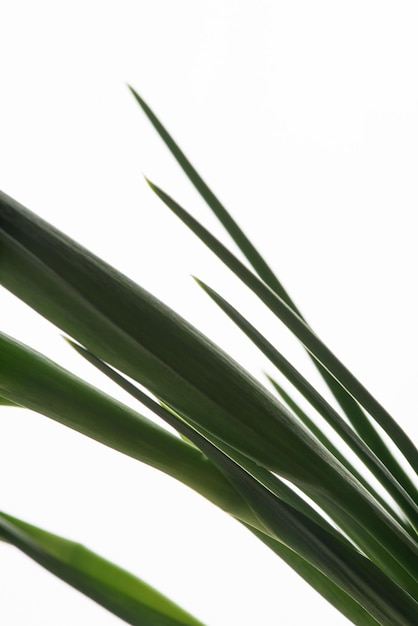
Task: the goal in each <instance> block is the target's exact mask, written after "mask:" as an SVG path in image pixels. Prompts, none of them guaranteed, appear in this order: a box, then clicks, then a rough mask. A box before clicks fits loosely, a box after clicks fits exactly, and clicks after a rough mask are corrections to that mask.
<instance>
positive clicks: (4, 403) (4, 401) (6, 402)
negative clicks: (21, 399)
mask: <svg viewBox="0 0 418 626" xmlns="http://www.w3.org/2000/svg"><path fill="white" fill-rule="evenodd" d="M0 406H14V407H19V406H20V405H19V404H16V402H12V401H11V400H8V399H7V398H0Z"/></svg>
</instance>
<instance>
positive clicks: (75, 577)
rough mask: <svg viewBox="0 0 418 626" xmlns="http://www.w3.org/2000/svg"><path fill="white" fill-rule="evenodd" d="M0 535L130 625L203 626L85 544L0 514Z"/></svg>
mask: <svg viewBox="0 0 418 626" xmlns="http://www.w3.org/2000/svg"><path fill="white" fill-rule="evenodd" d="M0 537H1V538H2V539H3V540H5V541H8V542H9V543H11V544H12V545H14V546H15V547H16V548H18V549H19V550H21V551H22V552H24V553H25V554H27V555H28V556H29V557H30V558H32V559H33V560H34V561H36V562H37V563H39V565H41V566H42V567H44V568H46V569H47V570H48V571H50V572H51V573H52V574H55V576H58V577H59V578H61V579H62V580H64V581H65V582H67V583H68V584H70V585H71V586H72V587H75V588H76V589H78V590H79V591H81V592H82V593H84V594H85V595H86V596H88V597H89V598H91V599H92V600H95V602H97V603H98V604H100V605H102V606H103V607H105V608H106V609H108V610H109V611H111V612H112V613H114V614H115V615H117V616H118V617H120V618H121V619H123V620H125V621H126V622H127V623H128V624H132V625H133V626H203V624H202V622H200V621H198V620H197V619H195V618H194V617H192V616H191V615H189V613H186V611H184V610H183V609H181V608H180V607H179V606H177V605H176V604H174V602H172V601H171V600H169V599H168V598H166V597H165V596H163V595H162V594H161V593H159V592H158V591H156V590H155V589H153V588H152V587H150V586H149V585H148V584H147V583H145V582H143V581H142V580H140V579H139V578H136V576H133V575H132V574H130V573H129V572H126V571H125V570H123V569H122V568H120V567H118V566H117V565H114V564H113V563H111V562H110V561H107V560H105V559H103V558H102V557H100V556H98V555H97V554H95V553H94V552H91V551H90V550H88V549H87V548H85V547H84V546H82V545H81V544H79V543H75V542H74V541H69V540H68V539H63V538H62V537H59V536H58V535H53V534H51V533H49V532H46V531H45V530H42V529H41V528H38V527H36V526H32V525H30V524H27V523H26V522H23V521H21V520H19V519H16V518H14V517H11V516H10V515H6V514H5V513H2V512H0Z"/></svg>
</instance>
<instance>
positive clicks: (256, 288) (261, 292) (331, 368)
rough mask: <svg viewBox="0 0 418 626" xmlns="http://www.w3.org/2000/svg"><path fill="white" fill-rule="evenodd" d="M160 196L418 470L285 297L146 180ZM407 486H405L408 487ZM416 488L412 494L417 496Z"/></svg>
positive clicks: (402, 440)
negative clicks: (281, 296) (357, 403)
mask: <svg viewBox="0 0 418 626" xmlns="http://www.w3.org/2000/svg"><path fill="white" fill-rule="evenodd" d="M147 182H148V184H149V185H150V187H151V189H153V191H154V192H155V193H156V194H157V195H158V197H159V198H161V200H162V201H163V202H164V203H165V204H166V205H167V206H168V207H169V208H170V209H171V210H172V211H173V213H174V214H175V215H177V216H178V217H179V218H180V219H181V220H182V221H183V222H184V223H185V224H186V226H188V227H189V228H190V229H191V230H192V231H193V232H194V233H195V234H196V235H197V236H198V237H199V238H200V239H201V240H202V241H203V242H204V243H205V244H206V245H207V246H208V248H209V249H210V250H212V252H214V253H215V254H216V256H218V258H219V259H221V260H222V261H223V262H224V263H225V265H226V266H227V267H229V268H230V269H231V270H232V271H233V272H234V273H235V274H236V275H237V276H238V277H239V278H240V279H241V280H242V281H243V283H244V284H245V285H247V287H249V288H250V289H251V290H252V291H253V292H254V293H255V294H256V295H257V296H258V297H259V298H260V299H261V300H262V302H264V304H265V305H266V306H267V307H268V308H269V309H270V310H271V311H272V312H273V313H274V314H275V315H277V317H278V318H279V319H280V320H281V321H282V322H283V323H284V324H285V325H286V326H287V327H288V328H289V330H290V331H291V332H292V333H293V334H294V335H295V336H296V337H297V338H298V339H299V340H300V341H301V343H302V344H303V345H304V346H305V348H306V349H307V350H308V351H309V352H310V353H311V354H312V355H313V356H314V357H315V359H316V360H317V361H318V362H319V363H321V364H322V365H323V366H324V367H325V368H326V369H327V370H328V372H329V373H330V374H331V375H332V376H333V377H334V378H335V379H336V380H337V381H338V382H339V383H341V384H342V385H343V387H344V388H345V389H346V391H348V392H349V393H350V394H351V395H352V396H353V398H354V399H356V400H357V401H358V402H359V403H360V404H361V405H362V406H363V407H364V408H365V409H366V410H367V411H369V413H370V415H371V416H372V417H373V418H374V419H375V420H376V422H377V423H378V424H379V425H380V426H381V427H382V428H383V430H385V431H386V433H387V434H388V435H389V437H390V438H391V439H392V440H393V442H394V443H395V444H396V445H397V446H398V448H399V450H400V451H401V452H402V453H403V454H404V456H405V458H406V459H407V460H408V462H409V463H410V465H411V467H412V468H413V469H414V471H415V472H418V450H417V449H416V447H415V445H414V443H413V442H412V441H411V439H410V438H409V437H408V436H407V435H406V434H405V433H404V431H403V430H402V429H401V428H400V426H399V425H398V424H397V423H396V421H395V420H394V419H393V418H392V416H391V415H389V413H388V412H387V411H386V410H385V409H384V408H383V407H382V406H381V405H380V404H379V402H378V401H377V400H376V399H375V398H374V397H373V396H372V395H371V394H370V392H369V391H368V390H367V389H366V388H365V387H364V386H363V385H362V384H361V383H360V381H358V380H357V379H356V378H355V376H353V374H352V373H351V372H350V371H349V370H348V369H347V368H346V367H345V366H344V365H343V364H342V363H341V361H339V359H337V357H336V356H335V355H334V354H333V353H332V352H331V351H330V350H329V348H327V346H326V345H325V344H324V343H323V342H322V341H321V340H320V339H319V337H318V336H317V335H316V334H315V333H313V332H312V330H311V329H310V328H309V326H308V325H307V324H306V322H305V321H304V320H303V319H301V318H300V317H299V316H298V315H297V314H296V313H295V312H294V311H293V309H291V308H290V307H289V306H288V305H287V304H286V302H285V301H284V300H282V299H281V298H280V297H279V296H278V295H277V294H276V293H275V292H273V291H272V290H271V289H270V288H269V287H268V286H267V285H266V284H265V283H263V282H262V281H261V280H260V279H259V278H258V277H257V276H256V275H255V274H253V273H252V272H251V271H250V270H248V269H247V268H246V267H245V265H244V264H243V263H241V261H239V259H237V258H236V257H235V256H234V255H233V254H232V253H231V252H230V251H229V250H228V249H227V248H226V247H225V246H224V245H223V244H222V243H221V242H220V241H218V240H217V239H216V237H214V236H213V235H212V234H211V233H209V231H207V230H206V229H205V228H204V227H203V226H202V225H201V224H199V222H197V220H195V219H194V218H193V217H192V216H191V215H190V214H189V213H187V211H185V210H184V209H183V208H182V207H181V206H180V205H179V204H178V203H177V202H175V200H173V199H172V198H171V197H170V196H169V195H167V194H166V193H165V192H164V191H163V190H162V189H160V188H159V187H157V186H156V185H154V184H153V183H151V182H150V181H147ZM405 488H406V486H405ZM416 496H417V490H416V488H415V489H414V494H413V495H411V497H413V499H414V497H415V498H416Z"/></svg>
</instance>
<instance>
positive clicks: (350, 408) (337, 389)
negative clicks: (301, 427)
mask: <svg viewBox="0 0 418 626" xmlns="http://www.w3.org/2000/svg"><path fill="white" fill-rule="evenodd" d="M128 87H129V89H130V90H131V92H132V94H133V96H134V98H135V100H136V101H137V103H138V104H139V106H140V107H141V109H142V111H143V112H144V113H145V115H146V116H147V118H148V119H149V121H150V122H151V124H152V125H153V127H154V128H155V130H156V131H157V133H158V134H159V135H160V137H161V139H162V140H163V142H164V143H165V145H166V146H167V148H168V149H169V150H170V152H171V153H172V155H173V156H174V158H175V160H176V161H177V163H178V164H179V165H180V167H181V168H182V170H183V171H184V173H185V174H186V176H187V178H188V179H189V180H190V182H191V183H192V184H193V186H194V187H195V189H196V190H197V191H198V192H199V194H200V195H201V197H202V198H203V199H204V200H205V202H206V203H207V205H208V206H209V208H210V209H211V210H212V211H213V213H214V214H215V215H216V217H217V218H218V219H219V221H220V222H221V224H222V225H223V227H224V228H225V230H226V231H227V232H228V234H229V235H230V237H231V238H232V240H233V241H234V242H235V243H236V245H237V246H238V248H239V249H240V250H241V252H242V253H243V254H244V256H245V257H246V258H247V260H248V262H249V263H250V264H251V266H252V267H253V269H254V271H255V272H256V274H257V275H258V276H259V277H260V278H261V279H262V280H263V281H264V282H265V283H266V284H267V285H268V286H269V287H270V288H271V289H272V290H273V291H274V292H275V293H276V294H277V295H278V296H279V297H280V298H281V299H282V300H283V301H284V302H285V303H286V304H287V305H288V306H289V307H290V308H291V309H292V310H293V311H294V312H295V313H296V314H297V315H298V316H299V317H300V318H301V319H302V320H304V321H305V322H306V320H305V319H304V317H303V316H302V314H301V312H300V311H299V310H298V308H297V307H296V305H295V303H294V302H293V301H292V299H291V297H290V296H289V294H288V293H287V291H286V289H285V288H284V287H283V285H282V283H281V282H280V281H279V279H278V278H277V276H276V275H275V274H274V272H273V271H272V270H271V268H270V267H269V266H268V265H267V263H266V262H265V260H264V258H263V257H262V256H261V254H260V253H259V252H258V250H257V249H256V248H255V247H254V245H253V244H252V243H251V241H250V240H249V239H248V237H247V236H246V235H245V233H244V232H243V231H242V230H241V228H240V227H239V226H238V224H237V222H236V221H235V220H234V219H233V217H232V216H231V214H230V213H229V212H228V211H227V209H226V208H225V206H224V205H223V204H222V203H221V202H220V200H219V199H218V198H217V197H216V195H215V194H214V193H213V191H212V190H211V189H210V188H209V187H208V185H207V184H206V182H205V181H204V180H203V179H202V177H201V176H200V174H199V173H198V172H197V170H196V169H195V168H194V167H193V165H192V164H191V162H190V161H189V159H188V158H187V157H186V155H185V154H184V152H183V151H182V150H181V148H180V147H179V145H178V144H177V143H176V142H175V141H174V139H173V137H172V136H171V135H170V133H169V132H168V131H167V129H166V128H165V127H164V125H163V124H162V123H161V121H160V120H159V119H158V117H157V116H156V115H155V113H154V112H153V111H152V110H151V108H150V107H149V106H148V104H147V103H146V102H145V101H144V99H143V98H142V97H141V96H140V95H139V94H138V93H137V92H136V91H135V89H133V88H132V87H131V86H129V85H128ZM308 354H309V355H310V356H311V358H312V355H311V354H310V353H309V351H308ZM312 360H313V362H314V364H315V365H316V367H317V369H318V371H319V373H320V374H321V376H322V377H323V379H324V380H325V382H326V384H327V385H328V387H329V389H330V390H331V392H332V393H333V395H334V397H335V398H336V400H337V402H338V403H339V405H340V406H341V408H342V409H343V411H344V413H345V415H346V416H347V418H348V420H349V422H350V423H351V424H352V425H353V427H354V429H355V430H356V431H357V433H358V434H359V436H360V437H361V438H362V439H363V441H364V442H365V443H366V444H367V445H368V446H369V447H370V448H371V449H372V450H375V451H376V454H378V456H379V458H381V459H382V461H383V462H384V463H385V465H386V467H387V468H388V469H389V470H390V471H391V472H392V474H393V475H394V476H395V477H396V476H398V480H399V482H402V481H401V477H402V476H403V475H404V472H403V470H402V467H401V466H400V465H399V463H398V462H397V460H396V459H395V458H394V457H393V455H392V453H391V451H390V450H389V449H388V447H387V446H386V444H385V443H384V441H383V440H382V438H381V437H380V435H379V434H378V432H377V431H376V429H375V427H374V425H373V424H372V423H371V421H370V420H369V418H368V416H367V415H366V414H365V413H364V411H363V410H362V409H361V407H360V406H359V405H358V403H357V402H356V401H355V400H354V398H353V397H352V396H351V395H350V394H349V393H347V391H346V390H345V389H344V387H343V386H342V385H341V384H340V383H339V381H338V380H336V379H335V378H334V377H333V376H331V375H330V374H329V372H328V371H327V370H326V369H325V368H324V367H323V366H322V365H321V363H319V362H318V361H317V360H316V359H315V358H313V359H312Z"/></svg>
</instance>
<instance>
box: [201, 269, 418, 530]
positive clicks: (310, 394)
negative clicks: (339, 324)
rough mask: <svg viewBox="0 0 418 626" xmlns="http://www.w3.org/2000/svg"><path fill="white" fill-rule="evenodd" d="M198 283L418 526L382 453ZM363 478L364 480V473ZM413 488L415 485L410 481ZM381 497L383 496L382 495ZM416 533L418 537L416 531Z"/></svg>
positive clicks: (415, 509) (413, 507) (417, 511)
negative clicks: (356, 431)
mask: <svg viewBox="0 0 418 626" xmlns="http://www.w3.org/2000/svg"><path fill="white" fill-rule="evenodd" d="M195 280H196V282H197V283H198V285H199V286H200V287H201V288H202V289H203V290H204V291H205V292H206V293H207V294H208V295H209V297H210V298H211V299H212V300H213V301H214V302H215V303H216V304H217V305H218V306H219V307H220V308H221V309H222V311H223V312H224V313H226V315H228V317H229V318H230V319H231V320H232V321H233V322H234V323H235V324H236V325H237V326H238V328H240V329H241V330H242V331H243V332H244V333H245V334H246V335H247V337H248V338H249V339H250V340H251V341H252V342H253V343H254V345H256V346H257V348H259V350H260V351H261V352H262V353H263V354H264V355H265V356H266V357H267V358H268V359H269V360H270V362H271V363H272V364H273V365H274V366H275V367H277V368H278V369H279V371H280V372H281V373H282V374H283V375H284V376H286V378H287V379H288V380H289V381H290V382H291V383H292V384H293V385H294V387H295V388H296V389H297V390H298V391H299V392H300V393H301V394H302V396H303V397H304V398H305V399H306V400H308V402H310V404H311V405H312V406H313V407H314V409H315V410H316V411H317V412H318V413H319V414H320V415H321V416H322V417H323V418H324V419H325V420H326V422H327V423H328V424H329V425H330V426H331V427H332V428H333V429H334V431H335V432H336V433H337V434H338V435H339V436H340V437H341V439H342V440H343V441H344V442H345V443H346V444H347V445H348V446H350V448H351V449H352V451H353V452H354V453H355V454H356V455H357V456H358V458H359V459H361V461H363V462H364V463H365V465H366V466H367V467H368V468H369V470H370V471H371V472H372V473H373V474H374V475H375V477H376V478H377V479H378V480H379V481H380V482H381V484H382V485H383V486H384V487H385V488H386V489H387V490H388V492H389V493H390V494H391V495H392V497H393V498H394V500H395V501H396V502H397V504H398V506H399V507H400V508H401V510H403V511H404V513H405V515H406V516H407V518H409V519H411V523H412V524H413V525H414V524H415V527H418V506H417V504H416V503H415V502H414V501H413V500H412V498H411V497H410V496H409V493H407V492H406V491H404V489H403V488H402V487H401V486H400V485H399V483H398V482H397V481H396V480H395V479H394V477H393V476H392V474H391V473H390V472H389V471H388V470H387V468H386V467H385V466H384V465H383V463H382V462H381V461H380V459H379V458H378V457H376V456H375V455H374V454H373V453H372V452H371V451H370V449H369V448H368V447H367V446H366V445H365V443H364V442H363V441H362V440H361V439H360V437H359V436H358V435H357V433H355V432H354V431H353V430H352V429H351V428H350V426H349V425H348V424H346V422H345V421H344V420H343V419H342V418H341V417H340V415H338V413H337V412H336V411H335V409H334V408H333V407H332V406H331V405H330V404H329V403H328V402H327V401H326V400H325V399H324V398H323V397H322V396H321V394H320V393H318V391H316V389H315V388H314V387H313V386H312V385H311V384H310V383H309V382H308V381H307V380H306V379H305V378H304V377H303V376H302V375H301V374H300V373H299V372H298V371H297V370H296V369H295V368H294V367H293V366H292V365H291V363H289V361H288V360H287V359H286V358H285V357H284V356H283V355H282V354H281V353H280V352H279V350H277V349H276V348H275V347H274V346H273V345H272V344H271V343H270V342H269V341H267V339H266V338H265V337H264V336H263V335H262V334H261V333H260V332H259V331H258V330H257V329H256V328H255V327H254V326H253V325H252V324H250V322H249V321H248V320H247V319H246V318H245V317H244V316H243V315H241V313H239V311H237V310H236V309H235V308H234V307H233V306H232V305H231V304H229V302H227V301H226V300H225V298H223V297H222V296H220V295H219V293H217V292H216V291H215V290H214V289H212V288H211V287H209V286H208V285H206V284H205V283H204V282H202V281H200V280H199V279H197V278H195ZM304 422H305V426H308V428H309V430H310V431H311V432H312V433H313V434H314V436H315V437H316V438H317V439H318V440H319V441H320V442H321V443H322V444H324V445H325V447H326V448H327V449H328V450H329V451H330V452H331V453H332V456H333V457H335V458H339V460H341V458H340V455H339V454H338V453H337V451H336V449H335V447H334V446H331V447H330V444H329V441H328V440H327V439H326V438H324V436H323V435H322V434H321V433H320V432H319V430H318V429H317V428H315V427H314V425H313V424H312V423H311V421H310V420H304ZM343 464H344V465H345V466H346V467H350V473H351V474H352V475H354V476H356V477H357V478H358V473H357V472H355V471H354V472H353V468H352V465H351V464H348V465H347V464H346V463H345V461H343ZM360 482H362V483H363V484H364V481H363V480H362V478H361V477H360ZM408 485H409V486H410V488H411V489H412V488H413V487H414V486H413V485H412V484H410V481H409V482H408ZM378 500H380V498H378ZM413 532H414V537H415V531H413Z"/></svg>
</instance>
